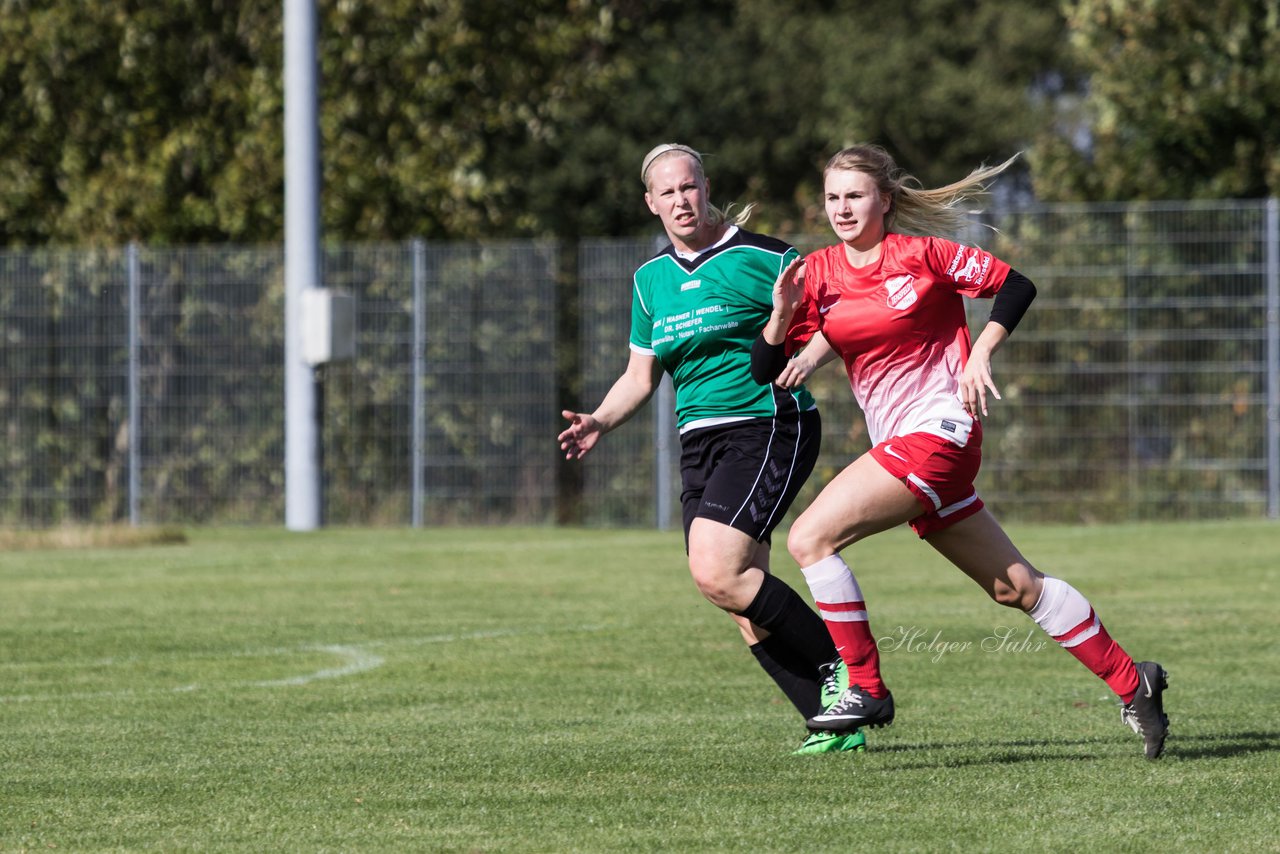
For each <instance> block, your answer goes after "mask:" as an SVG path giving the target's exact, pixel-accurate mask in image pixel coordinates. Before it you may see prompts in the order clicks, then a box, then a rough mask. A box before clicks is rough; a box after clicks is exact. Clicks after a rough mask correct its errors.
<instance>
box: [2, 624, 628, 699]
mask: <svg viewBox="0 0 1280 854" xmlns="http://www.w3.org/2000/svg"><path fill="white" fill-rule="evenodd" d="M604 628H606V627H604V626H575V627H571V628H562V629H559V630H558V631H560V632H574V633H576V632H596V631H601V630H602V629H604ZM551 633H553V632H552V631H550V630H546V629H537V630H533V631H529V630H520V629H491V630H485V631H475V632H456V633H450V634H443V635H428V636H426V637H421V638H401V639H397V640H383V641H370V642H368V643H363V644H303V645H301V646H297V647H277V648H275V649H263V650H244V651H240V652H234V653H228V654H226V655H224V656H221V658H223V659H227V658H265V657H283V656H289V655H295V654H297V653H299V652H326V653H329V654H330V655H333V656H334V657H335V658H338V659H339V660H340V661H341V662H342V663H341V664H339V665H338V666H336V667H326V668H323V669H321V670H315V671H312V672H310V673H300V674H298V675H296V676H288V677H285V678H283V679H263V680H252V681H237V682H220V683H217V684H216V687H218V688H287V687H293V686H296V685H308V684H310V683H312V682H318V681H321V680H325V679H342V678H344V677H347V676H354V675H356V674H358V673H366V672H368V671H370V670H376V669H377V668H379V667H381V666H382V664H383V663H384V662H385V659H384V658H383V657H382V656H381V655H378V654H377V653H374V652H371V650H373V649H385V648H387V647H414V646H427V645H429V644H438V643H459V642H462V641H475V640H488V639H492V638H504V637H519V636H526V635H544V634H551ZM158 658H163V659H165V660H167V661H172V660H173V659H174V658H175V656H170V655H164V656H158ZM189 658H194V659H201V658H203V659H208V658H211V656H208V655H202V654H196V655H194V656H190V657H189ZM146 660H147V659H146V658H144V657H143V656H128V657H127V658H122V659H118V658H100V659H95V660H93V661H91V662H85V666H86V667H91V668H95V669H96V668H102V667H110V666H112V665H115V664H127V663H137V662H142V661H146ZM47 664H49V665H51V666H56V667H60V668H66V667H76V666H77V665H76V664H75V663H74V662H66V661H53V662H47ZM32 666H39V665H38V664H37V665H33V664H30V663H27V664H24V663H23V662H8V663H6V664H5V665H3V669H5V670H16V669H24V668H30V667H32ZM207 687H215V686H213V685H209V686H205V685H201V684H200V683H198V682H196V683H190V684H186V685H177V686H174V687H169V688H160V687H157V688H147V689H142V690H136V689H124V690H119V691H80V692H71V693H65V694H8V695H4V694H0V703H38V702H52V701H67V700H94V699H101V698H104V697H107V698H121V697H140V696H145V695H154V694H183V693H191V692H194V691H199V690H201V689H202V688H207Z"/></svg>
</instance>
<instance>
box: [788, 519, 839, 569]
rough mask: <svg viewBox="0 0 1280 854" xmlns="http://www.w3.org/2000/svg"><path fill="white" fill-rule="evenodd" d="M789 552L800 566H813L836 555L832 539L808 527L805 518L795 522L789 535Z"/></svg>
mask: <svg viewBox="0 0 1280 854" xmlns="http://www.w3.org/2000/svg"><path fill="white" fill-rule="evenodd" d="M787 551H789V552H790V553H791V557H792V559H793V560H794V561H795V562H796V563H798V564H799V565H800V566H802V567H804V566H813V565H814V564H815V563H817V562H818V561H820V560H822V559H823V558H824V557H827V556H828V555H833V554H835V553H836V549H835V548H834V546H833V544H832V543H831V542H830V539H829V538H828V537H826V536H824V534H823V532H822V531H820V530H816V529H814V528H813V527H812V526H810V525H806V524H805V521H804V517H801V518H799V519H797V520H796V521H795V523H794V524H793V525H792V526H791V530H790V531H789V532H788V533H787Z"/></svg>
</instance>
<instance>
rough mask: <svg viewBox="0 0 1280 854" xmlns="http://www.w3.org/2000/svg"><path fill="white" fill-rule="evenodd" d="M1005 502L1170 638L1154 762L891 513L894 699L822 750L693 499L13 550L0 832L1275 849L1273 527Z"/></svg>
mask: <svg viewBox="0 0 1280 854" xmlns="http://www.w3.org/2000/svg"><path fill="white" fill-rule="evenodd" d="M1012 533H1013V534H1014V537H1015V539H1016V540H1017V541H1018V542H1019V544H1020V545H1021V546H1022V548H1023V550H1024V551H1025V552H1026V553H1027V554H1028V556H1029V557H1030V558H1031V559H1032V560H1033V562H1035V563H1036V564H1037V565H1038V566H1039V567H1040V568H1041V569H1043V570H1045V571H1046V572H1050V573H1052V574H1056V575H1060V576H1062V577H1065V578H1067V579H1069V580H1071V581H1072V583H1073V584H1074V585H1075V586H1076V587H1078V588H1080V589H1081V590H1082V591H1083V592H1084V593H1085V594H1086V595H1087V596H1089V597H1090V598H1091V599H1092V600H1093V602H1094V604H1095V606H1096V607H1097V609H1098V611H1099V613H1100V615H1101V616H1102V618H1103V620H1104V621H1105V622H1106V624H1107V626H1108V628H1109V629H1110V630H1111V632H1112V634H1113V635H1114V636H1115V637H1116V639H1117V640H1119V641H1120V643H1121V644H1123V645H1124V646H1125V647H1126V648H1127V649H1128V650H1129V651H1130V652H1131V653H1132V654H1134V655H1135V656H1136V657H1139V658H1155V659H1156V660H1159V661H1160V662H1161V663H1163V664H1164V665H1165V666H1166V668H1167V669H1168V670H1169V672H1170V690H1169V692H1168V694H1167V695H1166V703H1167V707H1168V711H1169V713H1170V716H1171V718H1172V729H1171V735H1170V739H1169V743H1168V748H1167V750H1166V755H1165V758H1164V759H1163V760H1161V761H1160V762H1156V763H1152V762H1147V761H1146V760H1145V759H1143V758H1142V750H1141V743H1140V741H1139V740H1138V738H1137V737H1136V736H1135V735H1133V734H1132V733H1131V732H1129V730H1128V729H1126V728H1123V727H1122V726H1121V724H1120V723H1119V714H1118V711H1117V707H1116V705H1115V701H1114V698H1112V697H1110V696H1108V693H1107V691H1106V689H1105V686H1103V685H1102V684H1101V683H1100V682H1098V681H1097V680H1095V679H1094V677H1092V676H1091V675H1090V674H1089V673H1088V672H1087V671H1086V670H1085V669H1084V668H1083V667H1081V666H1080V665H1079V664H1078V663H1076V661H1075V660H1074V659H1072V658H1071V657H1070V656H1069V655H1068V654H1067V653H1065V652H1064V651H1062V650H1061V649H1058V648H1057V647H1056V646H1054V645H1052V644H1049V643H1046V642H1042V641H1043V640H1044V639H1043V638H1042V636H1041V635H1039V634H1038V630H1035V627H1034V624H1032V623H1031V622H1030V620H1029V619H1027V618H1026V617H1024V616H1022V615H1020V614H1018V613H1015V612H1012V611H1008V610H1006V609H1003V608H1000V607H999V606H996V605H995V604H993V603H991V602H989V601H988V600H987V599H985V597H983V595H982V594H981V593H980V592H979V591H978V590H977V588H976V587H973V586H972V585H971V583H970V582H967V581H965V580H964V579H963V578H961V577H960V575H959V573H957V572H956V571H955V570H952V569H950V568H949V567H948V566H947V565H946V564H944V563H943V562H942V561H941V559H939V558H938V557H937V556H936V555H935V554H933V553H932V552H931V551H930V550H929V549H928V548H927V547H926V546H924V545H922V544H920V543H919V542H918V541H916V540H914V538H913V537H912V536H910V534H909V533H908V532H906V531H895V532H891V533H889V534H886V535H883V536H881V537H879V538H876V539H874V540H872V541H869V542H867V543H864V544H861V545H859V546H857V547H855V549H853V550H851V551H850V553H849V555H848V556H849V557H851V559H852V562H853V563H854V564H855V568H856V569H857V570H858V573H859V580H860V581H861V584H862V588H863V590H864V592H865V593H866V595H867V599H868V602H869V604H870V607H871V616H872V630H873V631H874V632H875V634H876V635H877V637H881V638H887V639H889V640H888V641H886V642H885V644H884V652H883V664H884V669H885V674H886V678H887V680H888V681H889V684H890V686H891V687H892V688H893V689H894V694H895V697H896V699H897V703H898V717H897V721H896V722H895V724H894V725H893V726H892V727H889V728H887V729H883V730H876V731H874V732H873V733H871V735H870V744H869V748H870V749H869V750H868V752H866V753H863V754H838V755H827V756H808V757H797V756H792V755H790V750H791V749H792V748H793V747H795V746H796V745H797V744H798V743H799V740H800V738H801V736H802V734H803V725H802V723H801V721H800V719H799V717H798V716H797V715H796V714H795V713H794V711H793V710H792V709H791V708H790V706H789V705H787V704H785V703H784V702H783V701H781V699H780V697H779V696H777V694H776V690H775V689H774V688H773V687H772V684H771V683H770V682H768V680H767V679H766V678H765V677H764V675H763V674H762V673H761V672H760V670H759V668H758V667H757V665H756V664H755V663H754V661H753V659H752V658H751V657H750V655H749V654H747V653H746V651H745V649H744V648H743V647H742V645H741V642H740V641H739V640H738V639H737V634H736V631H735V629H734V628H733V626H732V624H731V623H730V621H729V620H728V618H726V617H725V616H723V615H722V614H720V613H719V612H718V611H716V610H715V609H714V608H713V607H711V606H710V605H708V604H707V603H705V602H703V601H702V600H701V598H700V597H699V596H698V594H697V592H696V591H695V589H694V587H693V585H692V583H691V581H690V580H689V578H688V572H687V570H686V569H685V567H684V564H683V552H682V548H681V541H680V536H679V534H678V532H677V533H657V532H647V531H642V532H634V531H633V532H617V531H576V530H575V531H564V530H553V529H483V530H463V529H445V530H425V531H416V532H415V531H409V530H358V531H357V530H326V531H321V532H317V533H315V534H289V533H286V532H284V531H279V530H208V531H205V530H191V531H188V532H187V542H186V543H184V544H176V545H158V546H152V547H145V548H138V547H124V548H81V549H64V550H50V549H46V550H26V551H18V552H9V553H6V554H3V555H0V591H2V593H0V601H2V603H3V604H2V605H0V850H2V851H24V850H30V851H36V850H40V851H45V850H55V849H56V850H61V851H68V850H69V851H85V850H118V851H125V850H162V851H196V850H208V851H233V850H234V851H254V852H265V851H356V850H361V851H441V852H509V851H546V852H572V851H583V852H607V851H660V852H668V851H670V852H696V851H743V852H746V851H751V852H763V851H794V852H810V851H826V850H864V849H866V850H873V851H890V852H893V851H946V850H955V851H1036V852H1056V851H1061V852H1071V854H1078V852H1081V851H1106V852H1112V851H1195V852H1205V851H1213V852H1221V851H1240V852H1244V851H1249V852H1254V851H1280V818H1278V814H1280V723H1278V722H1277V712H1278V711H1280V703H1278V702H1277V701H1278V700H1280V681H1278V680H1277V661H1280V643H1278V641H1277V629H1280V619H1278V618H1277V609H1278V605H1280V526H1277V525H1275V524H1268V523H1265V522H1240V523H1203V524H1178V525H1161V526H1155V525H1151V526H1137V525H1135V526H1108V527H1094V528H1070V527H1030V526H1019V527H1016V528H1014V529H1013V530H1012ZM775 563H776V564H777V566H776V567H775V568H776V570H777V572H778V574H779V575H780V576H781V577H783V578H784V579H786V580H787V581H788V582H790V583H792V584H793V586H796V587H797V588H798V589H800V590H802V591H803V592H804V595H805V596H806V598H808V593H807V590H805V589H804V587H803V583H802V581H801V580H800V576H799V572H798V571H797V570H796V569H795V567H794V566H793V565H792V564H791V562H790V560H789V558H786V556H785V555H781V556H779V557H778V558H777V559H776V560H775ZM1028 634H1029V636H1030V637H1029V640H1028ZM1002 636H1004V637H1005V641H1004V642H1003V644H1002V643H1001V642H1000V641H998V640H993V639H996V638H1000V637H1002ZM900 641H905V642H900ZM984 647H985V648H984Z"/></svg>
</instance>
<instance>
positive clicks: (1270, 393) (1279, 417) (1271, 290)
mask: <svg viewBox="0 0 1280 854" xmlns="http://www.w3.org/2000/svg"><path fill="white" fill-rule="evenodd" d="M1266 232H1267V233H1266V234H1265V235H1264V238H1263V239H1264V241H1265V245H1266V259H1267V260H1266V267H1267V272H1266V277H1267V517H1268V518H1270V519H1280V199H1276V198H1275V197H1272V198H1270V199H1267V224H1266Z"/></svg>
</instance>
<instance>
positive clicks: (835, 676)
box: [818, 658, 849, 712]
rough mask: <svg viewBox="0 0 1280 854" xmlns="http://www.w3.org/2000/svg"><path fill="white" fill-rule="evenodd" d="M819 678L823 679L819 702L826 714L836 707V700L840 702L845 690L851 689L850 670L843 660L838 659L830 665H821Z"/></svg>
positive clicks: (819, 666)
mask: <svg viewBox="0 0 1280 854" xmlns="http://www.w3.org/2000/svg"><path fill="white" fill-rule="evenodd" d="M818 676H819V677H820V678H821V679H822V689H821V693H820V694H819V695H818V702H819V703H821V704H822V710H823V711H824V712H825V711H826V710H827V709H829V708H831V707H832V706H833V705H835V702H836V700H839V699H840V697H841V695H843V694H844V692H845V689H846V688H848V687H849V668H848V667H846V666H845V663H844V661H843V659H839V658H837V659H836V660H835V661H833V662H831V663H830V664H819V665H818Z"/></svg>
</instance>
